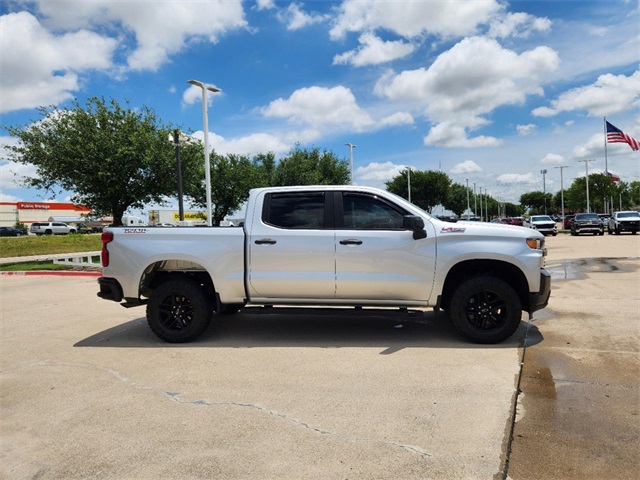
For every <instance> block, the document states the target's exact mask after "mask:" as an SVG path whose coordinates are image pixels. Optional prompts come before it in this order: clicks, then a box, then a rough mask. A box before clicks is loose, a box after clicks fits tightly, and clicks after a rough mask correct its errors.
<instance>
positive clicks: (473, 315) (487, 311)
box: [448, 275, 522, 343]
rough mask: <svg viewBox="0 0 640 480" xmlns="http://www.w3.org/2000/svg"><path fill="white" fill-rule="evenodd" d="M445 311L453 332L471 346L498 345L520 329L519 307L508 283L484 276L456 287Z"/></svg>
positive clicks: (520, 312) (520, 309)
mask: <svg viewBox="0 0 640 480" xmlns="http://www.w3.org/2000/svg"><path fill="white" fill-rule="evenodd" d="M448 311H449V316H450V318H451V322H452V323H453V326H454V327H455V328H456V330H457V331H458V332H459V333H460V334H461V335H463V336H464V337H466V338H467V339H469V340H470V341H472V342H473V343H500V342H502V341H504V340H506V339H507V338H509V337H510V336H511V335H513V333H514V332H515V331H516V330H517V328H518V326H519V325H520V319H521V317H522V303H521V302H520V297H519V296H518V294H517V293H516V291H515V290H514V289H513V288H512V287H511V286H510V285H509V284H508V283H507V282H505V281H504V280H501V279H499V278H496V277H492V276H487V275H483V276H478V277H473V278H470V279H468V280H466V281H464V282H463V283H461V284H460V285H459V286H458V288H457V289H456V290H455V291H454V293H453V295H452V296H451V301H450V304H449V309H448Z"/></svg>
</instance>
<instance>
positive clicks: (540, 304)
mask: <svg viewBox="0 0 640 480" xmlns="http://www.w3.org/2000/svg"><path fill="white" fill-rule="evenodd" d="M550 295H551V275H550V274H549V272H547V271H546V270H545V269H544V268H543V269H541V270H540V291H539V292H536V293H530V294H529V313H530V314H531V313H533V312H536V311H538V310H542V309H543V308H544V307H546V306H547V305H548V304H549V296H550Z"/></svg>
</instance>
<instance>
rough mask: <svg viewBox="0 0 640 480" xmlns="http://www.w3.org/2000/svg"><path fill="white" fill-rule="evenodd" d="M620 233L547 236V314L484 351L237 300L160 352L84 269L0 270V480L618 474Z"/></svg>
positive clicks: (629, 281) (391, 316)
mask: <svg viewBox="0 0 640 480" xmlns="http://www.w3.org/2000/svg"><path fill="white" fill-rule="evenodd" d="M606 238H607V237H604V239H606ZM638 238H640V237H638ZM638 238H636V237H631V236H626V237H623V236H620V237H610V240H611V242H610V243H608V244H606V245H609V246H610V245H613V243H614V242H613V241H617V242H616V243H615V247H613V248H611V247H610V248H609V251H610V253H611V254H612V255H615V256H616V258H620V259H621V260H612V261H607V262H601V261H599V260H594V261H589V262H585V264H584V265H581V264H580V262H579V261H578V262H574V263H572V262H566V261H564V260H563V259H562V258H561V257H559V256H556V255H555V252H557V251H560V252H562V251H564V250H565V249H567V250H570V251H572V252H573V251H574V250H576V249H578V248H583V249H584V251H585V252H591V250H590V249H592V248H593V251H594V252H596V254H598V253H599V254H600V256H602V251H603V246H602V245H605V244H604V243H602V244H599V246H595V247H594V245H595V244H591V243H588V241H590V240H591V241H595V242H599V241H600V240H603V237H589V238H587V237H579V238H575V237H570V236H558V237H554V238H549V239H548V247H549V251H550V254H549V264H550V270H551V271H552V273H553V275H554V291H553V293H552V299H551V304H550V307H549V309H547V310H544V311H542V312H538V314H536V320H534V322H532V323H527V322H523V323H522V325H521V328H520V329H519V331H518V332H517V333H516V335H515V336H514V337H513V338H512V339H510V340H509V341H508V342H506V343H504V344H501V345H496V346H477V345H470V344H467V343H464V342H463V341H461V340H460V339H459V337H458V336H457V335H456V333H455V332H454V331H453V330H452V328H451V327H450V326H449V324H448V322H447V321H446V317H445V316H444V315H442V314H441V315H439V316H436V315H435V314H434V313H433V312H431V311H429V312H414V313H411V312H410V313H400V312H397V311H396V312H388V311H374V312H368V311H361V312H358V311H354V310H350V309H349V310H347V309H345V310H339V311H326V310H320V311H312V312H307V311H300V310H295V311H291V310H287V309H272V310H271V309H270V310H255V309H248V310H246V311H244V312H242V313H239V314H237V315H233V316H229V317H228V318H226V319H225V320H224V321H221V322H218V323H217V324H216V325H215V326H213V327H212V328H211V329H210V330H209V331H208V332H207V333H206V334H205V335H204V337H203V338H202V339H201V341H198V342H195V343H192V344H187V345H169V344H165V343H162V342H160V341H159V340H157V339H156V338H155V337H154V336H153V335H152V334H151V332H150V331H149V329H148V328H147V326H146V323H145V320H144V318H143V317H144V309H143V308H134V309H129V310H127V309H123V308H122V307H120V306H119V305H117V304H115V303H113V302H106V301H104V300H101V299H99V298H98V297H96V295H95V294H96V291H97V284H96V282H95V279H90V278H83V277H71V278H67V277H64V278H55V277H1V278H0V295H1V298H0V300H1V304H2V306H1V307H0V308H1V314H2V315H1V324H0V380H1V386H2V388H1V389H0V390H1V391H0V411H1V416H0V431H1V432H2V435H1V437H0V442H1V443H0V469H1V470H0V478H18V479H21V478H34V477H36V478H56V479H57V478H80V477H92V478H131V479H134V478H135V479H145V478H218V479H227V478H228V479H236V478H237V479H243V478H252V479H253V478H269V479H275V478H283V479H284V478H286V479H289V478H314V479H325V478H326V479H337V478H340V479H343V478H350V479H371V478H376V479H387V478H389V479H391V478H393V479H399V478H401V479H413V478H415V479H418V478H420V479H425V478H478V479H486V478H494V477H497V478H501V477H502V476H504V474H505V473H506V472H505V469H506V468H507V467H508V468H509V471H508V474H509V476H510V477H511V478H514V479H523V478H565V477H566V478H570V477H571V476H572V475H574V474H575V475H574V478H601V477H598V476H594V475H596V474H599V473H601V472H602V470H599V469H598V468H596V467H598V465H603V464H608V468H609V469H608V470H607V473H608V475H607V476H606V478H625V477H623V476H622V473H623V472H626V473H628V472H629V471H632V470H630V468H631V467H635V468H636V471H637V466H638V465H637V460H635V459H634V458H633V457H631V454H632V453H633V451H634V448H635V449H636V451H637V446H638V430H639V429H638V421H637V419H638V416H637V415H638V391H639V390H638V375H637V374H638V344H639V342H638V328H637V326H636V325H637V323H635V322H637V320H636V318H637V315H636V312H637V311H638V307H640V305H638V295H637V294H638V279H639V277H638V266H639V261H638V255H637V248H638V243H637V240H638ZM572 240H573V241H576V242H575V244H573V242H572ZM577 241H579V242H580V243H577ZM567 242H570V243H567ZM567 245H568V246H567ZM634 252H635V253H634ZM596 257H598V255H596ZM596 257H594V258H596ZM629 257H631V258H629ZM567 272H568V273H567ZM634 293H635V297H634V296H633V294H634ZM628 294H631V298H630V299H629V298H628ZM611 302H613V304H614V305H616V307H617V310H616V313H615V321H610V320H609V319H610V318H611V315H610V314H609V313H608V310H607V308H606V305H607V304H610V303H611ZM525 332H526V336H527V341H528V342H529V345H528V347H527V348H526V352H524V358H525V362H524V369H523V372H524V373H523V376H522V379H520V376H519V373H520V360H521V358H522V355H523V350H522V348H520V345H521V343H520V342H521V341H523V339H524V337H525ZM549 359H551V360H549ZM534 360H535V361H534ZM543 367H544V368H546V369H547V370H544V371H543V370H542V368H543ZM541 372H542V373H541ZM518 382H520V388H521V389H522V390H523V392H524V396H522V395H521V396H520V398H519V399H518V403H519V406H518V416H517V420H518V421H517V422H516V423H515V426H514V427H513V431H514V442H513V443H512V445H511V448H512V451H511V455H510V456H509V462H508V463H507V451H508V448H509V444H510V441H509V439H510V433H511V431H512V421H511V420H512V417H513V413H514V402H515V400H516V392H517V387H518ZM576 399H581V400H582V401H577V400H576ZM605 399H606V400H605ZM567 402H568V403H567ZM576 412H579V413H580V415H579V416H581V419H582V422H579V421H578V420H579V418H578V415H576V414H575V413H576ZM589 439H593V441H594V442H599V445H600V446H601V448H595V447H594V448H590V447H589ZM554 442H555V443H554ZM625 444H626V446H625ZM553 445H556V446H557V448H555V449H554V448H552V447H553ZM574 455H575V462H574V461H572V462H568V458H571V457H572V456H574ZM636 458H637V457H636ZM583 459H584V460H585V462H587V463H589V460H590V459H591V460H594V461H595V463H594V462H592V463H591V467H592V469H591V470H589V471H588V472H587V473H589V475H583V476H582V477H578V476H577V475H578V473H576V472H585V471H586V470H585V469H584V468H582V467H581V466H580V465H579V464H578V462H579V461H582V460H583ZM567 465H568V467H570V468H565V469H561V467H563V466H567ZM581 468H582V469H581ZM625 468H626V470H625ZM554 469H555V470H554ZM553 474H555V476H552V475H553ZM590 475H591V476H590ZM627 478H628V477H627Z"/></svg>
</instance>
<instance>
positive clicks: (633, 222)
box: [607, 211, 640, 235]
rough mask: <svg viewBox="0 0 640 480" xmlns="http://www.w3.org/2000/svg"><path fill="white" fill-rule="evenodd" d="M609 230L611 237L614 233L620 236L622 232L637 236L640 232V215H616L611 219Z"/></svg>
mask: <svg viewBox="0 0 640 480" xmlns="http://www.w3.org/2000/svg"><path fill="white" fill-rule="evenodd" d="M607 230H608V232H609V235H611V234H612V233H613V232H615V233H616V235H620V233H621V232H631V234H632V235H635V234H636V232H637V231H638V230H640V213H638V212H634V211H628V212H616V213H614V214H613V217H611V218H610V219H609V225H607Z"/></svg>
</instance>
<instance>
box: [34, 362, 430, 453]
mask: <svg viewBox="0 0 640 480" xmlns="http://www.w3.org/2000/svg"><path fill="white" fill-rule="evenodd" d="M29 366H30V367H70V368H85V369H90V370H98V371H103V372H106V373H108V374H109V375H111V376H113V377H114V378H115V379H117V380H118V381H120V382H122V383H124V384H126V385H128V386H130V387H133V388H136V389H140V390H147V391H151V392H158V393H162V394H163V395H165V396H166V397H168V398H169V399H170V400H171V401H173V402H176V403H179V404H181V405H186V406H193V407H225V406H227V407H238V408H248V409H254V410H257V411H258V412H260V413H263V414H266V415H269V416H272V417H275V418H279V419H280V420H283V421H285V422H288V423H291V424H293V425H297V426H300V427H303V428H305V429H308V430H311V431H313V432H315V433H317V434H319V435H327V436H332V437H336V438H342V439H343V440H345V441H348V442H350V443H360V442H369V443H378V444H381V445H388V446H391V447H394V448H400V449H402V450H404V451H406V452H408V453H411V454H414V455H419V456H420V457H422V458H423V459H424V458H429V457H432V455H431V454H430V453H428V452H426V451H425V450H423V449H422V448H420V447H418V446H415V445H408V444H404V443H401V442H396V441H392V440H381V439H370V438H358V437H348V436H343V435H341V434H339V433H335V432H330V431H328V430H323V429H321V428H318V427H314V426H312V425H311V424H309V423H307V422H304V421H302V420H298V419H296V418H292V417H290V416H288V415H286V414H283V413H280V412H277V411H275V410H270V409H268V408H265V407H263V406H261V405H258V404H255V403H241V402H211V401H206V400H194V401H187V400H183V399H181V398H180V397H181V396H183V395H184V393H181V392H175V391H170V390H165V389H162V388H160V387H151V386H148V385H141V384H139V383H137V382H135V381H133V380H131V379H130V378H128V377H127V376H126V375H124V374H122V373H121V372H118V371H117V370H114V369H112V368H108V367H101V366H98V365H92V364H89V363H53V362H51V361H49V360H42V361H38V362H32V363H31V364H29Z"/></svg>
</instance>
